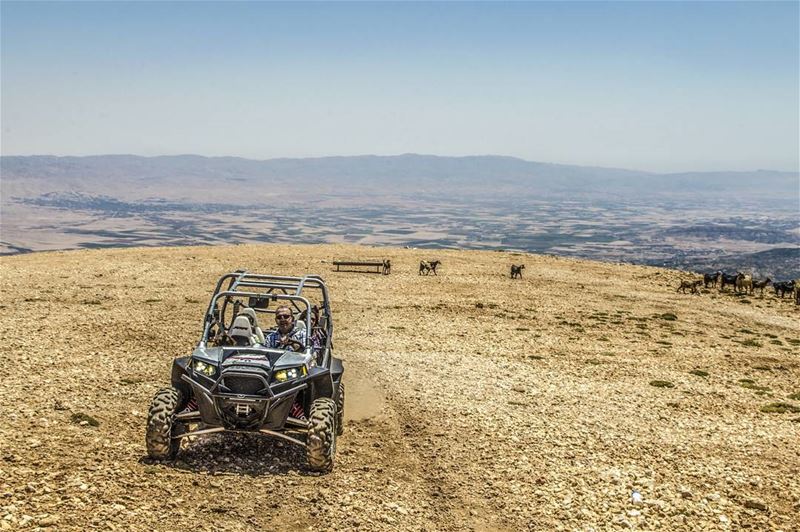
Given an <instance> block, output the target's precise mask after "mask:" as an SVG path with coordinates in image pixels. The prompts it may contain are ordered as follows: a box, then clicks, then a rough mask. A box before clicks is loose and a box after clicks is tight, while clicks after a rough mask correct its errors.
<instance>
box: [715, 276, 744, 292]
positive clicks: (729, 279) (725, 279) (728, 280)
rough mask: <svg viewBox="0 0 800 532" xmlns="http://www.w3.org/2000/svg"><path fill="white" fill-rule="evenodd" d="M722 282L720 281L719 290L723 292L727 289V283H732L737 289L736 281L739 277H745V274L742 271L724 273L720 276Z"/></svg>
mask: <svg viewBox="0 0 800 532" xmlns="http://www.w3.org/2000/svg"><path fill="white" fill-rule="evenodd" d="M719 278H720V283H719V291H720V292H722V291H723V290H724V289H725V285H726V284H732V285H733V289H734V291H735V290H736V283H737V282H738V281H739V279H744V274H743V273H742V272H736V273H731V274H728V273H723V274H722V275H720V276H719Z"/></svg>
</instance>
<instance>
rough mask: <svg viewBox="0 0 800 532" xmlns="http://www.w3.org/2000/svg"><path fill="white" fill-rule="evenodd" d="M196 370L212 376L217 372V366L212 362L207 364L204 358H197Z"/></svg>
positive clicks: (195, 362)
mask: <svg viewBox="0 0 800 532" xmlns="http://www.w3.org/2000/svg"><path fill="white" fill-rule="evenodd" d="M194 370H195V371H196V372H198V373H202V374H203V375H206V376H208V377H210V376H212V375H213V374H214V373H216V372H217V368H215V367H214V366H212V365H211V364H206V363H205V362H203V361H202V360H195V361H194Z"/></svg>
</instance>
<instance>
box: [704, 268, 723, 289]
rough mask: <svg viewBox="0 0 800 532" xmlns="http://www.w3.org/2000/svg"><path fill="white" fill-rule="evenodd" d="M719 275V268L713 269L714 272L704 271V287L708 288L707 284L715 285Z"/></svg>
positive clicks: (720, 273)
mask: <svg viewBox="0 0 800 532" xmlns="http://www.w3.org/2000/svg"><path fill="white" fill-rule="evenodd" d="M720 275H722V272H721V271H719V270H717V271H715V272H714V273H704V274H703V284H704V285H705V287H706V288H708V285H709V284H710V285H711V286H717V280H718V279H719V276H720Z"/></svg>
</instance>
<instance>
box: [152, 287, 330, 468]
mask: <svg viewBox="0 0 800 532" xmlns="http://www.w3.org/2000/svg"><path fill="white" fill-rule="evenodd" d="M283 305H286V306H288V307H289V308H290V309H291V310H292V312H293V313H294V314H295V316H297V321H296V327H295V329H296V328H297V327H302V328H305V333H306V334H305V338H306V339H308V341H307V345H298V343H295V344H294V345H293V346H290V347H289V348H286V349H281V348H278V349H271V348H268V347H266V346H265V344H266V343H268V342H265V340H264V338H265V337H264V331H262V330H261V328H260V327H259V317H261V318H274V314H275V309H277V308H279V307H280V306H283ZM260 321H261V322H262V323H274V319H270V320H269V321H267V320H266V319H261V320H260ZM267 337H268V335H267ZM332 340H333V321H332V319H331V310H330V301H329V299H328V289H327V288H326V286H325V283H324V281H323V280H322V278H320V277H319V276H316V275H307V276H305V277H280V276H274V275H260V274H252V273H248V272H245V271H236V272H233V273H228V274H226V275H223V276H222V277H221V278H220V279H219V281H218V282H217V286H216V288H215V289H214V294H213V296H212V297H211V301H210V303H209V305H208V309H207V311H206V314H205V319H204V321H203V335H202V337H201V338H200V342H199V343H198V344H197V347H196V348H195V349H194V351H193V352H192V354H191V355H189V356H183V357H179V358H176V359H175V360H174V361H173V364H172V385H171V386H170V387H169V388H164V389H162V390H160V391H159V392H158V393H157V394H156V396H155V397H154V398H153V403H152V405H151V407H150V412H149V414H148V418H147V434H146V438H145V439H146V442H147V453H148V455H149V456H150V457H151V458H154V459H157V460H173V459H175V457H176V456H177V454H178V452H179V450H180V444H181V440H182V439H183V438H187V437H189V436H200V435H203V434H211V433H215V432H250V433H261V434H266V435H268V436H272V437H277V438H282V439H284V440H287V441H290V442H292V443H294V444H297V445H300V446H303V447H305V449H306V456H307V459H308V464H309V467H310V468H311V469H312V470H315V471H323V472H327V471H330V470H331V469H332V468H333V459H334V453H335V451H336V436H337V435H339V434H341V433H342V428H343V425H342V422H343V420H344V383H342V373H343V372H344V368H343V366H342V361H341V360H339V359H338V358H335V357H334V356H333V342H332Z"/></svg>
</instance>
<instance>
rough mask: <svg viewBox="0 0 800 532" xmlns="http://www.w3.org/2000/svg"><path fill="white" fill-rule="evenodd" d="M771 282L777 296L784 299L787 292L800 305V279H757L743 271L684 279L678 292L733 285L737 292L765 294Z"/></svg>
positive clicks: (723, 287) (721, 289) (693, 292)
mask: <svg viewBox="0 0 800 532" xmlns="http://www.w3.org/2000/svg"><path fill="white" fill-rule="evenodd" d="M769 284H771V285H772V289H773V290H775V296H776V297H780V298H781V299H783V298H784V297H785V296H786V294H789V296H790V297H793V298H794V300H795V303H797V304H798V305H800V279H792V280H790V281H773V280H772V279H770V278H769V277H767V278H766V279H759V280H756V279H754V278H753V276H752V275H750V274H745V273H742V272H736V273H725V272H723V271H715V272H709V273H704V274H703V278H702V279H691V280H682V281H681V283H680V285H679V286H678V289H677V290H676V291H677V292H682V293H684V294H685V293H686V291H687V290H689V292H690V293H692V294H699V293H700V287H701V286H702V287H704V288H714V287H716V286H717V285H719V291H720V292H723V291H725V287H726V286H732V287H733V291H734V293H736V294H750V295H753V294H755V291H756V290H758V291H759V293H760V295H761V296H763V295H764V289H765V288H766V287H767V285H769Z"/></svg>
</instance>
